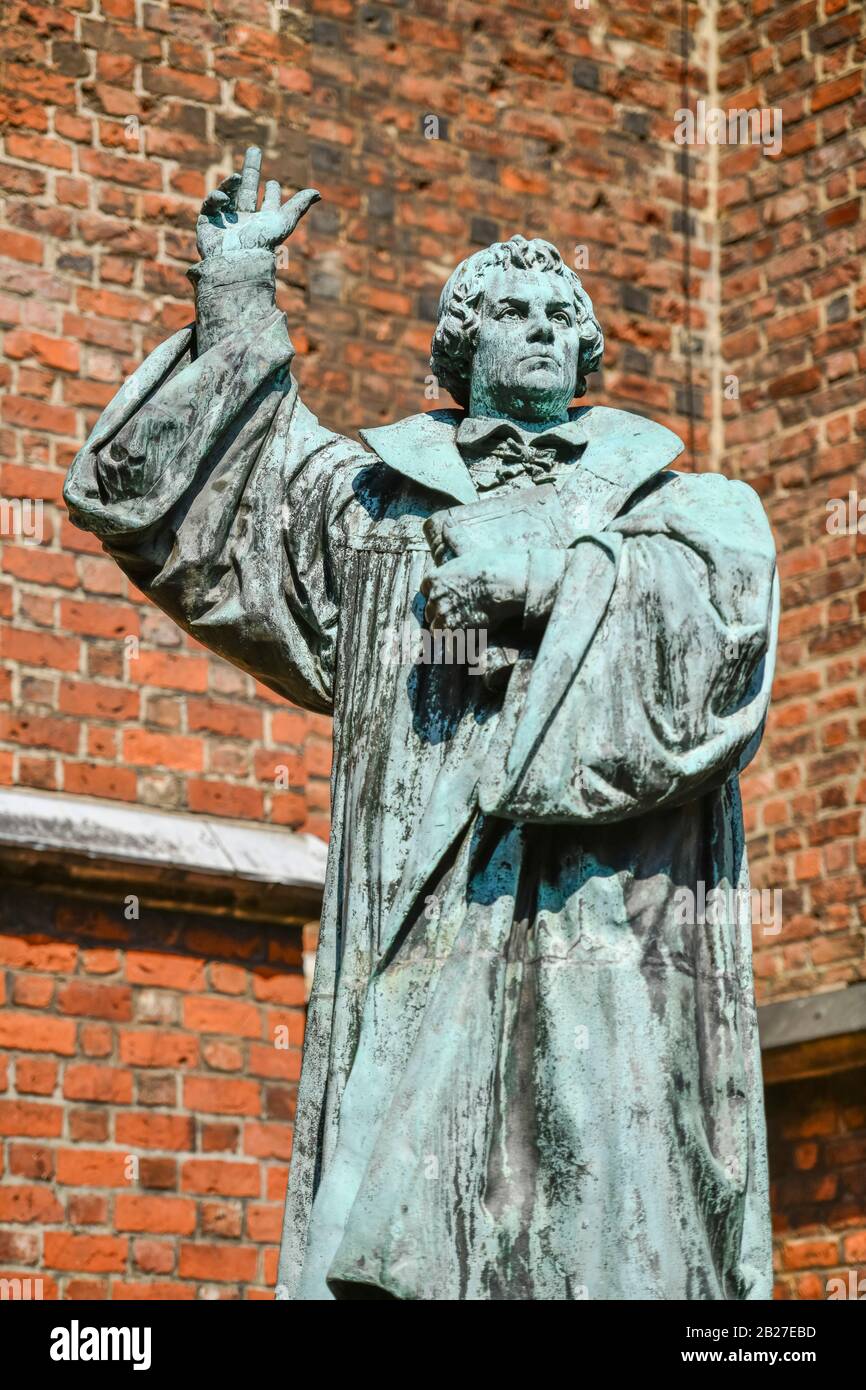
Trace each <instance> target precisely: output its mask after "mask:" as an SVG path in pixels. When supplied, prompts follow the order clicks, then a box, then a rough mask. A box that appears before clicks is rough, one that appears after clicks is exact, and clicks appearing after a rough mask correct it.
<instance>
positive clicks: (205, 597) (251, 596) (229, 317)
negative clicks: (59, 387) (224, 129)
mask: <svg viewBox="0 0 866 1390" xmlns="http://www.w3.org/2000/svg"><path fill="white" fill-rule="evenodd" d="M259 162H260V156H259V153H258V151H248V153H247V158H246V160H245V163H244V172H243V174H242V175H233V176H232V177H231V178H230V179H228V180H226V181H225V183H224V184H223V185H222V186H221V188H220V189H219V190H218V191H217V192H216V193H215V194H211V195H210V197H209V198H208V199H206V201H205V203H204V205H203V208H202V215H201V217H200V218H199V224H198V245H199V250H200V251H201V253H202V257H203V259H202V262H201V264H200V265H199V266H197V267H196V268H195V269H194V270H193V271H191V272H190V278H191V279H192V281H193V283H194V286H195V290H196V309H197V318H196V325H195V328H187V329H183V330H181V332H180V333H177V334H175V335H174V337H173V338H171V339H169V340H168V341H167V342H165V343H163V344H161V346H160V347H158V348H157V349H156V350H155V352H153V353H151V355H150V357H148V358H147V360H146V361H145V362H144V363H143V364H142V366H141V367H140V368H139V369H138V371H137V372H136V373H135V374H134V375H133V376H132V377H131V378H130V379H129V380H128V381H127V382H125V383H124V385H123V386H122V387H121V389H120V391H119V392H118V394H117V396H115V398H114V399H113V400H112V401H111V402H110V403H109V405H108V406H107V407H106V409H105V410H104V412H103V414H102V416H101V417H100V419H99V420H98V421H97V424H96V426H95V428H94V430H93V431H92V433H91V436H90V438H89V439H88V441H87V443H86V444H85V446H84V448H83V449H82V450H81V452H80V453H79V454H78V455H77V457H76V458H75V460H74V461H73V464H72V467H71V469H70V471H69V475H68V477H67V480H66V486H65V489H64V496H65V499H66V502H67V505H68V507H69V511H70V515H71V516H72V519H73V521H75V522H76V524H77V525H79V526H82V527H84V528H85V529H87V530H90V531H93V532H95V533H96V534H97V535H98V536H99V537H100V539H101V540H102V542H103V545H104V546H105V548H106V549H107V550H108V552H109V553H110V554H111V555H112V556H113V557H114V558H115V559H116V560H117V562H118V564H120V566H121V567H122V568H123V569H124V570H125V572H126V573H127V574H128V575H129V576H130V578H131V579H133V581H134V582H135V583H136V584H137V585H138V587H139V588H140V589H141V590H142V591H143V592H144V593H145V594H146V595H147V596H148V597H150V598H152V599H153V601H154V602H155V603H157V604H158V605H159V606H160V607H161V608H163V609H165V610H166V612H168V613H170V614H171V616H172V617H173V618H175V620H176V621H177V622H178V623H179V624H180V625H181V626H183V627H184V628H186V629H187V630H188V631H189V632H191V633H192V634H193V635H194V636H195V637H196V638H198V639H199V640H200V641H201V642H203V643H205V644H206V645H208V646H210V647H212V648H213V649H214V650H215V651H217V652H219V653H220V654H221V655H224V656H226V657H227V658H228V659H229V660H231V661H233V662H234V663H235V664H236V665H239V666H241V667H243V668H244V669H246V670H249V671H250V672H252V673H253V674H254V675H255V676H257V677H258V678H259V679H261V680H263V681H264V682H265V683H266V684H268V685H270V686H271V687H272V688H273V689H275V690H277V691H279V692H280V693H281V694H284V695H286V696H288V697H289V698H290V699H292V700H295V701H296V702H297V703H299V704H302V705H305V706H307V707H308V708H313V709H322V710H326V709H328V708H329V707H330V702H331V691H332V686H333V675H334V669H333V668H334V652H335V641H336V629H337V619H338V609H339V598H340V595H339V588H340V575H339V546H338V545H336V544H335V538H336V536H337V532H338V529H339V522H340V516H341V511H342V508H343V507H344V505H345V503H346V501H347V500H348V498H349V497H350V495H351V477H352V474H353V472H354V471H355V468H356V467H357V466H358V464H359V463H361V462H362V461H363V459H364V457H365V456H364V454H363V452H362V451H361V449H360V447H359V446H358V445H356V444H353V443H351V442H350V441H349V440H346V439H343V438H341V437H340V436H339V435H335V434H332V433H330V432H329V431H327V430H324V429H323V428H322V427H321V426H320V425H319V423H318V421H317V420H316V419H315V417H314V416H313V415H311V414H310V412H309V411H308V410H307V409H306V408H305V407H304V406H303V405H302V403H301V402H300V400H299V399H298V392H297V385H296V383H295V381H294V380H293V378H292V376H291V371H290V367H291V361H292V358H293V356H294V349H293V347H292V343H291V340H290V338H289V335H288V331H287V328H286V323H285V317H284V315H283V314H282V313H281V312H280V311H279V310H278V309H277V308H276V307H275V302H274V254H273V252H274V248H275V246H276V245H278V244H279V242H280V241H281V240H283V239H284V237H285V236H288V235H289V234H290V232H291V231H292V229H293V228H294V226H295V225H296V223H297V221H298V219H299V218H300V217H301V216H302V215H303V213H304V212H305V211H306V210H307V208H308V207H310V205H311V204H312V203H313V202H314V201H315V200H316V198H317V197H318V194H316V193H315V192H314V191H313V190H311V189H307V190H305V192H303V193H299V194H296V195H295V197H294V198H293V199H290V201H289V202H288V203H286V204H284V205H283V206H282V207H280V205H279V190H278V187H277V185H275V184H269V185H268V187H267V190H266V192H265V198H264V201H263V204H262V208H261V210H260V211H258V212H256V211H255V210H254V209H255V204H256V200H257V190H258V167H259Z"/></svg>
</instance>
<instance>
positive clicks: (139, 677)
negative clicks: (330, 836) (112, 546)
mask: <svg viewBox="0 0 866 1390" xmlns="http://www.w3.org/2000/svg"><path fill="white" fill-rule="evenodd" d="M274 13H275V11H274V8H273V7H271V6H268V5H267V4H265V3H264V0H259V3H255V0H244V4H243V5H235V6H233V5H226V4H219V5H216V6H215V7H214V8H213V10H212V11H210V12H209V11H208V9H207V7H206V6H204V5H201V6H197V5H194V6H191V7H190V6H182V5H174V6H172V7H170V8H167V7H164V6H160V5H156V4H146V5H145V6H144V7H143V13H142V18H143V23H142V24H141V25H139V24H137V22H136V6H135V4H134V3H133V0H103V3H100V4H96V3H93V4H91V3H90V0H78V3H76V2H75V0H73V3H64V4H63V5H60V4H52V5H39V4H27V3H21V0H9V3H7V4H5V5H4V7H3V14H2V24H3V29H2V32H0V48H2V55H3V56H2V60H0V103H2V108H0V114H2V138H3V148H2V156H0V198H2V203H0V327H2V328H3V348H2V356H0V390H2V394H3V401H2V407H0V497H2V498H6V499H24V498H37V499H40V500H44V504H45V506H44V513H43V515H44V539H43V543H42V544H41V545H39V546H33V545H26V544H23V543H21V539H20V538H15V537H14V536H13V537H10V536H9V534H8V528H7V535H6V537H5V539H3V540H0V544H2V562H0V564H2V568H0V658H2V667H0V781H2V782H4V783H15V784H17V785H20V786H32V787H41V788H47V789H51V790H55V789H56V790H63V791H67V792H75V793H79V794H85V795H94V796H101V797H114V798H119V799H121V800H125V801H138V802H139V803H143V804H146V805H156V806H160V807H163V808H175V809H186V810H190V811H202V812H208V813H210V814H214V815H225V816H234V817H243V818H248V819H253V820H262V819H264V820H270V821H273V822H275V823H277V824H282V825H289V826H292V827H295V828H301V827H302V828H304V829H308V830H313V831H315V832H317V833H320V834H325V833H326V831H327V808H328V788H327V777H328V772H329V760H330V748H329V734H330V725H329V721H328V720H325V719H322V718H321V716H315V715H308V714H306V713H303V712H300V711H296V710H291V709H288V708H287V707H286V706H285V704H284V703H283V702H281V701H279V700H277V698H276V697H275V696H272V695H270V694H269V693H268V692H266V691H264V690H263V689H262V688H261V687H259V686H257V685H256V683H255V682H254V681H253V680H252V679H251V678H250V677H249V676H246V675H244V674H242V673H241V672H239V671H236V670H234V669H233V668H231V667H229V666H228V665H226V664H225V663H223V662H221V661H220V660H218V659H217V658H215V657H210V656H208V654H207V653H206V652H205V651H203V649H202V648H201V647H199V646H198V645H197V644H195V643H194V642H192V641H191V640H190V639H188V638H187V637H185V636H184V635H183V634H182V633H181V632H179V630H178V629H177V628H176V627H175V626H174V624H172V623H171V622H169V621H168V620H167V619H165V618H163V617H162V616H161V615H160V614H159V613H158V612H156V611H155V610H154V609H152V608H151V607H150V606H148V605H146V604H144V603H143V601H142V599H141V596H140V594H139V593H138V592H137V591H136V589H135V588H134V587H133V586H132V585H131V584H129V583H128V582H127V581H126V580H125V579H124V577H123V576H122V575H121V573H120V572H119V571H118V569H117V567H116V566H115V565H114V564H113V562H112V561H110V560H109V559H107V558H106V557H105V556H104V555H103V553H102V551H101V547H100V546H99V544H98V543H97V542H96V541H95V539H94V538H93V537H92V536H89V535H87V534H85V533H83V532H81V531H78V530H76V529H75V528H74V527H72V526H71V525H70V524H69V522H68V520H67V518H66V515H65V509H64V507H63V504H62V500H61V495H60V494H61V487H62V483H63V477H64V473H65V470H66V468H67V466H68V464H69V462H70V460H71V458H72V456H73V454H74V453H75V451H76V449H77V448H78V447H79V445H80V444H81V443H82V441H83V439H84V437H85V435H86V433H87V430H88V429H89V427H90V425H91V424H92V423H93V421H94V419H95V418H96V415H97V414H98V412H99V409H100V408H101V407H102V406H104V405H105V404H106V402H107V401H108V400H110V398H111V397H112V395H113V394H114V392H115V391H116V390H117V387H118V386H119V385H120V382H121V381H122V380H123V378H124V377H125V376H126V375H128V374H129V372H130V371H132V370H133V369H134V368H135V366H136V365H137V364H138V363H139V362H140V361H141V360H142V358H143V356H144V355H145V354H146V353H147V352H148V351H149V350H150V349H151V348H153V347H154V346H155V345H156V344H157V343H158V342H159V341H160V340H161V339H162V338H164V337H165V336H166V335H167V334H168V333H170V332H172V331H174V330H175V329H176V328H178V327H179V326H181V325H182V324H183V323H186V322H189V320H190V317H191V308H190V302H191V301H190V287H189V285H188V282H187V280H186V278H185V274H184V272H185V270H186V268H187V266H188V264H189V263H190V262H191V261H193V260H195V259H196V258H197V257H196V252H195V246H194V230H193V229H194V225H195V216H196V212H197V206H198V203H199V202H200V200H201V198H202V196H203V194H204V192H205V191H206V189H207V188H209V187H210V186H212V184H213V180H214V177H215V174H216V169H217V166H218V165H219V164H220V161H221V160H222V161H225V159H226V156H225V151H226V150H227V149H230V148H234V149H235V150H237V149H239V148H242V147H243V146H244V145H245V144H246V143H247V142H248V141H249V140H252V139H259V138H260V139H262V141H263V142H264V143H266V144H267V145H268V148H269V150H270V151H271V162H270V170H269V172H270V173H271V174H273V175H276V176H277V177H280V178H281V179H283V180H284V182H285V183H286V184H287V185H292V184H300V183H302V182H304V181H305V178H306V171H305V159H304V148H305V141H304V140H303V139H302V133H301V131H300V128H299V127H298V126H297V125H294V124H293V122H296V121H297V117H298V111H299V105H302V104H303V96H302V93H303V92H304V90H305V88H308V86H309V77H308V67H309V63H308V58H307V57H306V56H305V55H306V52H307V50H306V45H305V44H304V42H303V41H302V39H301V38H300V37H299V36H298V34H297V32H296V30H297V25H296V11H295V10H293V11H292V12H291V13H285V14H282V13H281V16H280V18H281V27H280V31H279V33H276V32H273V31H272V30H271V29H270V19H271V16H272V14H274ZM277 129H279V137H278V138H277V135H276V132H277ZM224 167H227V164H226V163H224ZM302 241H303V234H301V236H299V237H298V243H299V244H300V243H301V242H302ZM300 265H301V262H300V259H299V258H298V257H295V258H294V259H293V262H292V266H291V269H290V270H289V271H288V273H287V274H285V275H284V277H283V278H284V291H283V293H284V297H285V301H286V304H287V306H289V307H291V308H292V309H293V315H292V316H293V319H295V320H301V321H302V320H303V313H302V304H303V294H302V289H301V284H302V279H301V275H300ZM126 639H134V640H136V641H137V642H138V644H139V645H138V648H137V653H136V650H135V649H132V650H130V646H129V644H128V642H127V641H126ZM275 766H281V767H286V768H287V769H288V775H287V777H286V775H285V774H283V783H282V787H281V788H280V789H277V788H276V787H275ZM286 781H288V786H287V787H286Z"/></svg>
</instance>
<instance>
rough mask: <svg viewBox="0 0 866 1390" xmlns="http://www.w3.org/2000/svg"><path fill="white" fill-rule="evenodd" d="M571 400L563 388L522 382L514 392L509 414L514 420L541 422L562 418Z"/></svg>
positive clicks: (532, 422)
mask: <svg viewBox="0 0 866 1390" xmlns="http://www.w3.org/2000/svg"><path fill="white" fill-rule="evenodd" d="M570 400H571V396H570V395H567V394H566V393H565V392H563V390H562V389H561V388H560V389H558V390H550V389H548V390H543V389H541V388H540V387H538V388H536V387H534V386H530V387H527V386H526V385H525V384H524V383H521V385H520V386H519V387H518V388H517V389H516V390H515V392H514V395H513V397H512V399H511V403H510V409H508V411H507V414H509V415H510V416H511V418H512V419H514V420H526V421H527V423H531V424H539V423H542V422H543V421H545V420H557V419H560V418H561V417H562V416H563V415H565V413H566V411H567V410H568V405H569V402H570Z"/></svg>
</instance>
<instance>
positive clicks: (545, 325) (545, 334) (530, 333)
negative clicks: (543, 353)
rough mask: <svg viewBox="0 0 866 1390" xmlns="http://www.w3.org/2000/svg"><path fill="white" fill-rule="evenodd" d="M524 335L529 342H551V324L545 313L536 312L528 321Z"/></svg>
mask: <svg viewBox="0 0 866 1390" xmlns="http://www.w3.org/2000/svg"><path fill="white" fill-rule="evenodd" d="M526 336H527V338H528V340H529V341H530V342H531V343H552V342H553V324H552V323H551V322H550V320H549V319H548V318H547V317H546V315H544V314H538V315H536V316H535V317H534V318H533V319H532V320H531V321H530V324H529V328H528V329H527V333H526Z"/></svg>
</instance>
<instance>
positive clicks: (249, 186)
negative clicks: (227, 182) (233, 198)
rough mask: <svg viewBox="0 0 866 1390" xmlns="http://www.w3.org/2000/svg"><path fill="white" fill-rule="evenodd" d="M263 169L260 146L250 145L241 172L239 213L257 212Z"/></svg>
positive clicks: (238, 197)
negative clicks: (260, 175)
mask: <svg viewBox="0 0 866 1390" xmlns="http://www.w3.org/2000/svg"><path fill="white" fill-rule="evenodd" d="M261 168H262V152H261V150H260V149H259V147H258V145H250V147H249V149H248V150H247V152H246V154H245V155H244V167H243V170H242V172H241V185H240V188H239V189H238V196H237V210H238V212H255V210H256V204H257V203H258V200H259V174H260V173H261Z"/></svg>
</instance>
